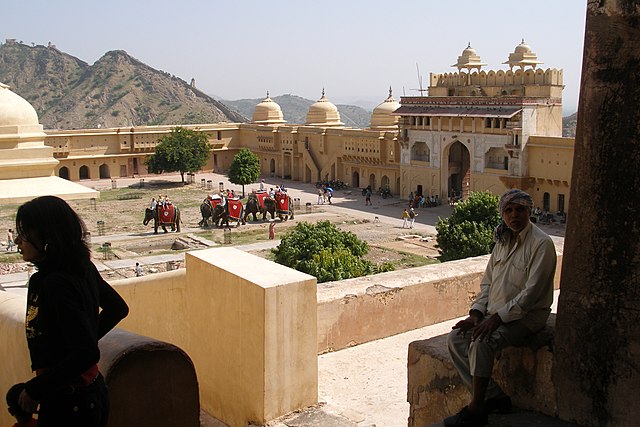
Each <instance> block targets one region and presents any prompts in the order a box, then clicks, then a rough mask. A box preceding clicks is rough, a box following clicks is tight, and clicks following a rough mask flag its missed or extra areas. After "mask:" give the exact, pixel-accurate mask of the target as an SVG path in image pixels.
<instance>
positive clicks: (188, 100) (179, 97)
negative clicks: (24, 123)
mask: <svg viewBox="0 0 640 427" xmlns="http://www.w3.org/2000/svg"><path fill="white" fill-rule="evenodd" d="M0 81H2V82H3V83H5V84H7V85H9V86H10V88H11V90H13V91H14V92H16V93H17V94H18V95H20V96H22V97H23V98H25V99H26V100H27V101H29V102H30V103H31V105H33V107H34V108H35V109H36V111H37V112H38V116H39V119H40V123H42V124H43V126H44V127H45V128H47V129H56V128H66V129H69V128H71V129H73V128H96V127H126V126H141V125H158V124H167V125H173V124H176V125H179V124H195V123H217V122H246V121H248V119H247V118H246V117H245V116H243V115H242V114H240V113H238V112H237V111H234V110H233V109H232V108H229V107H228V106H226V105H224V104H223V103H222V102H220V101H218V100H215V99H214V98H212V97H210V96H209V95H207V94H206V93H204V92H202V91H201V90H199V89H197V88H195V87H193V86H191V85H189V84H188V83H187V82H185V81H184V80H182V79H180V78H178V77H176V76H174V75H171V74H169V73H167V72H164V71H160V70H156V69H154V68H152V67H150V66H149V65H146V64H144V63H143V62H142V61H140V60H138V59H136V58H134V57H132V56H131V55H129V54H128V53H127V52H125V51H124V50H112V51H109V52H106V53H105V54H104V55H103V56H102V57H100V58H99V59H98V60H97V61H96V62H95V63H94V64H93V65H89V64H87V63H86V62H84V61H82V60H80V59H78V58H76V57H74V56H72V55H69V54H67V53H64V52H62V51H60V50H58V49H57V48H55V47H54V46H42V45H36V46H27V45H23V44H20V43H16V42H11V43H5V44H0Z"/></svg>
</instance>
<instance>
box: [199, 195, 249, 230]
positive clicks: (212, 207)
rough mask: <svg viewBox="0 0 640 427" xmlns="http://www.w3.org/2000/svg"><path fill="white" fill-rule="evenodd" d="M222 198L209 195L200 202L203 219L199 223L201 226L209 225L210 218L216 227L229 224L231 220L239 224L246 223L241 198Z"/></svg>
mask: <svg viewBox="0 0 640 427" xmlns="http://www.w3.org/2000/svg"><path fill="white" fill-rule="evenodd" d="M222 201H223V199H222V198H212V197H207V198H206V199H204V201H203V202H202V204H200V214H201V215H202V220H200V222H199V223H198V224H199V225H200V226H204V227H208V226H209V218H211V222H212V223H213V224H215V226H216V227H220V226H223V225H224V226H225V227H228V226H229V222H230V221H236V222H237V225H240V223H242V224H245V221H244V217H243V215H242V213H243V211H244V207H243V206H242V202H240V199H236V198H226V197H225V198H224V203H222Z"/></svg>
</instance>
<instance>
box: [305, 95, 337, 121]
mask: <svg viewBox="0 0 640 427" xmlns="http://www.w3.org/2000/svg"><path fill="white" fill-rule="evenodd" d="M306 124H307V125H313V126H343V125H344V123H342V122H341V121H340V113H339V112H338V107H336V106H335V105H333V104H332V103H331V102H330V101H329V100H328V99H327V97H326V96H325V95H324V89H323V90H322V97H321V98H320V99H319V100H317V101H316V102H315V103H314V104H312V105H311V107H309V111H308V112H307V122H306Z"/></svg>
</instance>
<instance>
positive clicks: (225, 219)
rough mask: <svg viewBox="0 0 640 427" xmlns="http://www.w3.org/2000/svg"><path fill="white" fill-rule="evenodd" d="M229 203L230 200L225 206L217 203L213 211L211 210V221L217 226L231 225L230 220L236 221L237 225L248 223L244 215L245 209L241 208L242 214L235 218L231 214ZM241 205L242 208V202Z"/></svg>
mask: <svg viewBox="0 0 640 427" xmlns="http://www.w3.org/2000/svg"><path fill="white" fill-rule="evenodd" d="M231 203H232V202H231ZM229 205H230V202H227V203H225V205H224V206H222V205H216V206H215V207H214V208H213V211H212V212H211V221H212V222H213V223H214V224H215V225H216V227H222V226H224V227H225V228H227V227H229V220H231V221H236V227H237V226H239V225H240V224H242V225H244V224H246V221H245V217H244V216H243V215H242V210H243V209H240V215H239V216H237V217H235V218H234V217H233V215H230V213H229ZM240 207H241V208H242V204H240Z"/></svg>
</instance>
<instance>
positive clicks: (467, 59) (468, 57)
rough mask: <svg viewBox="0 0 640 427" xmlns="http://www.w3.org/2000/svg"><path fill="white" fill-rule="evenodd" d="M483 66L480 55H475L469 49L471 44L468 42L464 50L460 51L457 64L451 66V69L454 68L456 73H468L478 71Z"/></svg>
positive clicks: (472, 49) (471, 49)
mask: <svg viewBox="0 0 640 427" xmlns="http://www.w3.org/2000/svg"><path fill="white" fill-rule="evenodd" d="M484 65H487V64H485V63H483V62H482V61H481V60H480V55H478V54H477V53H476V50H475V49H474V48H472V47H471V42H469V44H468V46H467V47H466V49H465V50H463V51H462V54H461V55H460V56H458V62H457V63H456V64H453V65H452V67H456V68H457V69H458V71H461V70H463V69H466V70H468V71H469V72H470V71H471V70H472V69H474V68H477V69H478V71H480V68H482V67H483V66H484Z"/></svg>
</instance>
